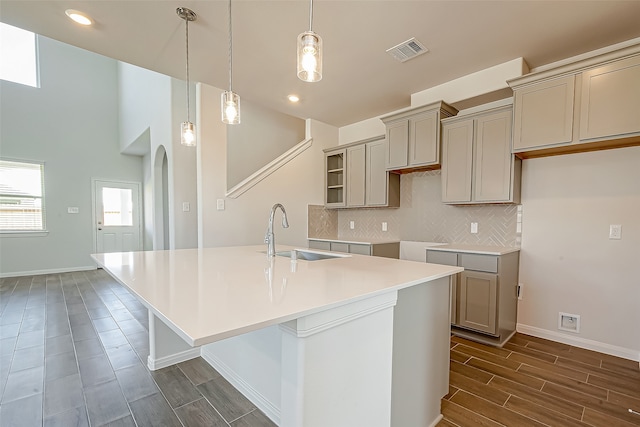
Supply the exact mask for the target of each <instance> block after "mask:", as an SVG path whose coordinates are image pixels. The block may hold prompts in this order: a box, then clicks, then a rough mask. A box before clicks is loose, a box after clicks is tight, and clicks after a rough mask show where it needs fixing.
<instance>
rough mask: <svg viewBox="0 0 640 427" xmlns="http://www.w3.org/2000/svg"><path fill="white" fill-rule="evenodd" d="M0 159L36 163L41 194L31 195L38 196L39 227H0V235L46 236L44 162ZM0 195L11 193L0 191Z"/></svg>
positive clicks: (10, 161)
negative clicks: (40, 225)
mask: <svg viewBox="0 0 640 427" xmlns="http://www.w3.org/2000/svg"><path fill="white" fill-rule="evenodd" d="M0 161H2V162H8V163H14V164H25V165H38V166H39V167H40V192H41V196H32V197H35V198H40V206H41V209H40V215H41V221H42V228H41V229H1V228H0V236H2V237H27V236H28V237H43V236H47V235H48V233H49V231H48V230H47V215H46V204H45V197H46V195H45V182H44V180H45V162H41V161H35V160H23V159H13V158H6V157H0ZM0 196H11V194H5V193H2V192H1V191H0Z"/></svg>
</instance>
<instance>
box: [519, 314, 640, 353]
mask: <svg viewBox="0 0 640 427" xmlns="http://www.w3.org/2000/svg"><path fill="white" fill-rule="evenodd" d="M516 330H517V331H518V332H520V333H522V334H527V335H532V336H534V337H538V338H544V339H547V340H551V341H556V342H560V343H563V344H568V345H572V346H574V347H580V348H585V349H587V350H593V351H597V352H600V353H604V354H610V355H612V356H617V357H622V358H624V359H629V360H634V361H637V362H640V351H638V350H633V349H630V348H624V347H619V346H616V345H611V344H607V343H603V342H599V341H594V340H589V339H586V338H582V337H577V336H572V335H569V334H565V333H562V332H557V331H549V330H547V329H542V328H537V327H535V326H529V325H523V324H521V323H518V324H517V325H516Z"/></svg>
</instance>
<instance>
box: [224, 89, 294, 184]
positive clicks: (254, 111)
mask: <svg viewBox="0 0 640 427" xmlns="http://www.w3.org/2000/svg"><path fill="white" fill-rule="evenodd" d="M214 117H215V116H214ZM228 131H229V138H228V143H227V163H228V164H230V165H233V167H232V168H227V189H228V190H229V189H231V188H233V187H234V186H235V185H237V184H239V183H240V182H241V181H242V180H244V179H246V178H248V177H249V176H251V174H253V173H254V172H256V171H257V170H259V169H260V168H262V167H263V166H265V165H267V164H268V163H269V162H271V161H272V160H273V159H275V158H277V157H278V156H280V155H281V154H283V153H284V152H286V151H287V150H288V149H290V148H291V147H293V146H294V145H296V144H297V143H299V142H300V141H302V140H304V137H305V121H304V120H302V119H299V118H297V117H293V116H289V115H286V114H282V113H279V112H277V111H274V110H270V109H268V108H264V107H261V106H259V105H257V104H255V103H253V102H251V101H247V100H243V101H242V122H241V123H240V124H239V125H234V126H229V128H228Z"/></svg>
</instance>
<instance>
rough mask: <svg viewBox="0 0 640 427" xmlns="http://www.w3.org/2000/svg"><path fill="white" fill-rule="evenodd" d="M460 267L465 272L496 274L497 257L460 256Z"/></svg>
mask: <svg viewBox="0 0 640 427" xmlns="http://www.w3.org/2000/svg"><path fill="white" fill-rule="evenodd" d="M460 266H461V267H464V268H465V269H466V270H474V271H485V272H487V273H497V272H498V257H497V256H493V255H478V254H460Z"/></svg>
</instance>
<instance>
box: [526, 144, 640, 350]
mask: <svg viewBox="0 0 640 427" xmlns="http://www.w3.org/2000/svg"><path fill="white" fill-rule="evenodd" d="M522 205H523V229H522V251H521V255H520V282H521V283H523V284H524V292H523V299H522V301H520V303H519V306H518V330H520V331H522V332H525V333H531V334H533V335H538V336H543V337H547V338H550V339H554V340H556V341H562V342H566V343H569V344H576V345H579V346H581V347H587V348H592V349H596V350H599V351H603V352H606V353H611V354H617V355H619V356H623V357H627V358H631V359H635V360H639V361H640V333H638V325H640V147H632V148H622V149H616V150H606V151H597V152H590V153H581V154H570V155H563V156H555V157H547V158H540V159H530V160H525V161H523V167H522ZM610 224H622V240H609V225H610ZM560 311H562V312H567V313H571V314H578V315H580V316H581V330H580V333H579V334H573V333H570V332H563V331H559V330H558V312H560Z"/></svg>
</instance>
